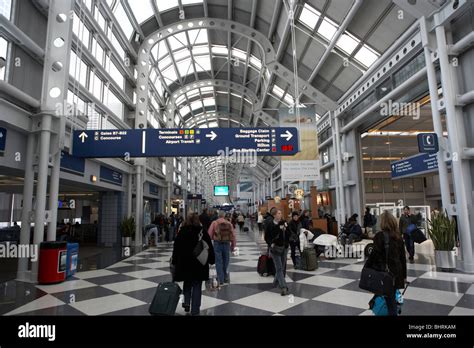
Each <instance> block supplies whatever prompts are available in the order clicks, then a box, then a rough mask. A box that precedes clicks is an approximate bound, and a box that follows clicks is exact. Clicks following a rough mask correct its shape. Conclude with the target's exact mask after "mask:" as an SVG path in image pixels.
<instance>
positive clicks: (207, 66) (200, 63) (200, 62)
mask: <svg viewBox="0 0 474 348" xmlns="http://www.w3.org/2000/svg"><path fill="white" fill-rule="evenodd" d="M194 61H195V62H196V70H197V71H209V70H211V59H210V58H209V56H199V57H195V59H194Z"/></svg>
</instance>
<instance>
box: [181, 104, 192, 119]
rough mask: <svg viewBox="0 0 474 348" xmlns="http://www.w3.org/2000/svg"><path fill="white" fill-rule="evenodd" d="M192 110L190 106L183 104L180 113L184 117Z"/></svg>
mask: <svg viewBox="0 0 474 348" xmlns="http://www.w3.org/2000/svg"><path fill="white" fill-rule="evenodd" d="M190 112H191V109H190V108H189V106H187V105H186V106H183V107H182V108H181V109H180V110H179V113H180V114H181V116H182V117H184V116H186V115H187V114H189V113H190Z"/></svg>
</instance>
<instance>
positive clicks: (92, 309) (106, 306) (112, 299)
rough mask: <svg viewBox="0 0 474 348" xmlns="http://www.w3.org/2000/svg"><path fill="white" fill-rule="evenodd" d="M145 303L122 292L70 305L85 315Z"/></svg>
mask: <svg viewBox="0 0 474 348" xmlns="http://www.w3.org/2000/svg"><path fill="white" fill-rule="evenodd" d="M143 304H146V303H145V302H143V301H139V300H137V299H134V298H132V297H129V296H125V295H122V294H117V295H111V296H104V297H99V298H94V299H91V300H86V301H79V302H76V303H73V304H71V305H70V306H71V307H74V308H75V309H77V310H79V311H81V312H82V313H84V314H87V315H101V314H106V313H110V312H115V311H119V310H122V309H127V308H132V307H137V306H141V305H143Z"/></svg>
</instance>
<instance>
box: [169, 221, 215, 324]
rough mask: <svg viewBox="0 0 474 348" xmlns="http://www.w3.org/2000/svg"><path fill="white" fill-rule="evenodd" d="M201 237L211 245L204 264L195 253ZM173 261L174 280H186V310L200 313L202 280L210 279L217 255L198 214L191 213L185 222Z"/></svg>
mask: <svg viewBox="0 0 474 348" xmlns="http://www.w3.org/2000/svg"><path fill="white" fill-rule="evenodd" d="M200 238H202V240H203V241H204V242H206V243H207V245H208V246H209V257H208V259H207V262H206V264H204V265H203V264H201V263H200V262H199V261H198V259H197V258H196V257H195V256H194V254H193V251H194V248H195V247H196V245H197V243H198V241H199V239H200ZM171 263H172V264H173V265H174V266H175V275H174V281H176V282H180V281H183V282H184V285H183V293H184V302H183V308H184V311H185V312H186V313H188V312H189V311H190V310H191V315H199V313H200V307H201V296H202V291H201V289H202V282H203V281H207V280H208V279H209V265H213V264H214V263H215V256H214V248H213V246H212V242H211V238H210V237H209V235H208V234H207V231H204V230H203V228H202V226H201V223H200V222H199V215H198V214H196V213H190V214H189V215H188V216H187V218H186V220H185V221H184V222H183V224H182V227H181V230H180V232H179V234H178V235H177V236H176V240H175V241H174V248H173V256H172V262H171Z"/></svg>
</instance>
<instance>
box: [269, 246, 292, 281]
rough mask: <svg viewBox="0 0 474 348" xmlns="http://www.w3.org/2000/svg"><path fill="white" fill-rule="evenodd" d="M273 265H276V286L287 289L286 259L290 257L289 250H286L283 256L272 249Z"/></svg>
mask: <svg viewBox="0 0 474 348" xmlns="http://www.w3.org/2000/svg"><path fill="white" fill-rule="evenodd" d="M270 254H271V256H272V260H273V263H274V264H275V280H274V281H273V284H274V285H278V286H279V287H280V289H284V288H287V287H288V286H287V285H286V280H285V276H286V259H287V257H288V248H285V249H284V251H283V253H282V254H276V253H274V252H273V251H272V249H270Z"/></svg>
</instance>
